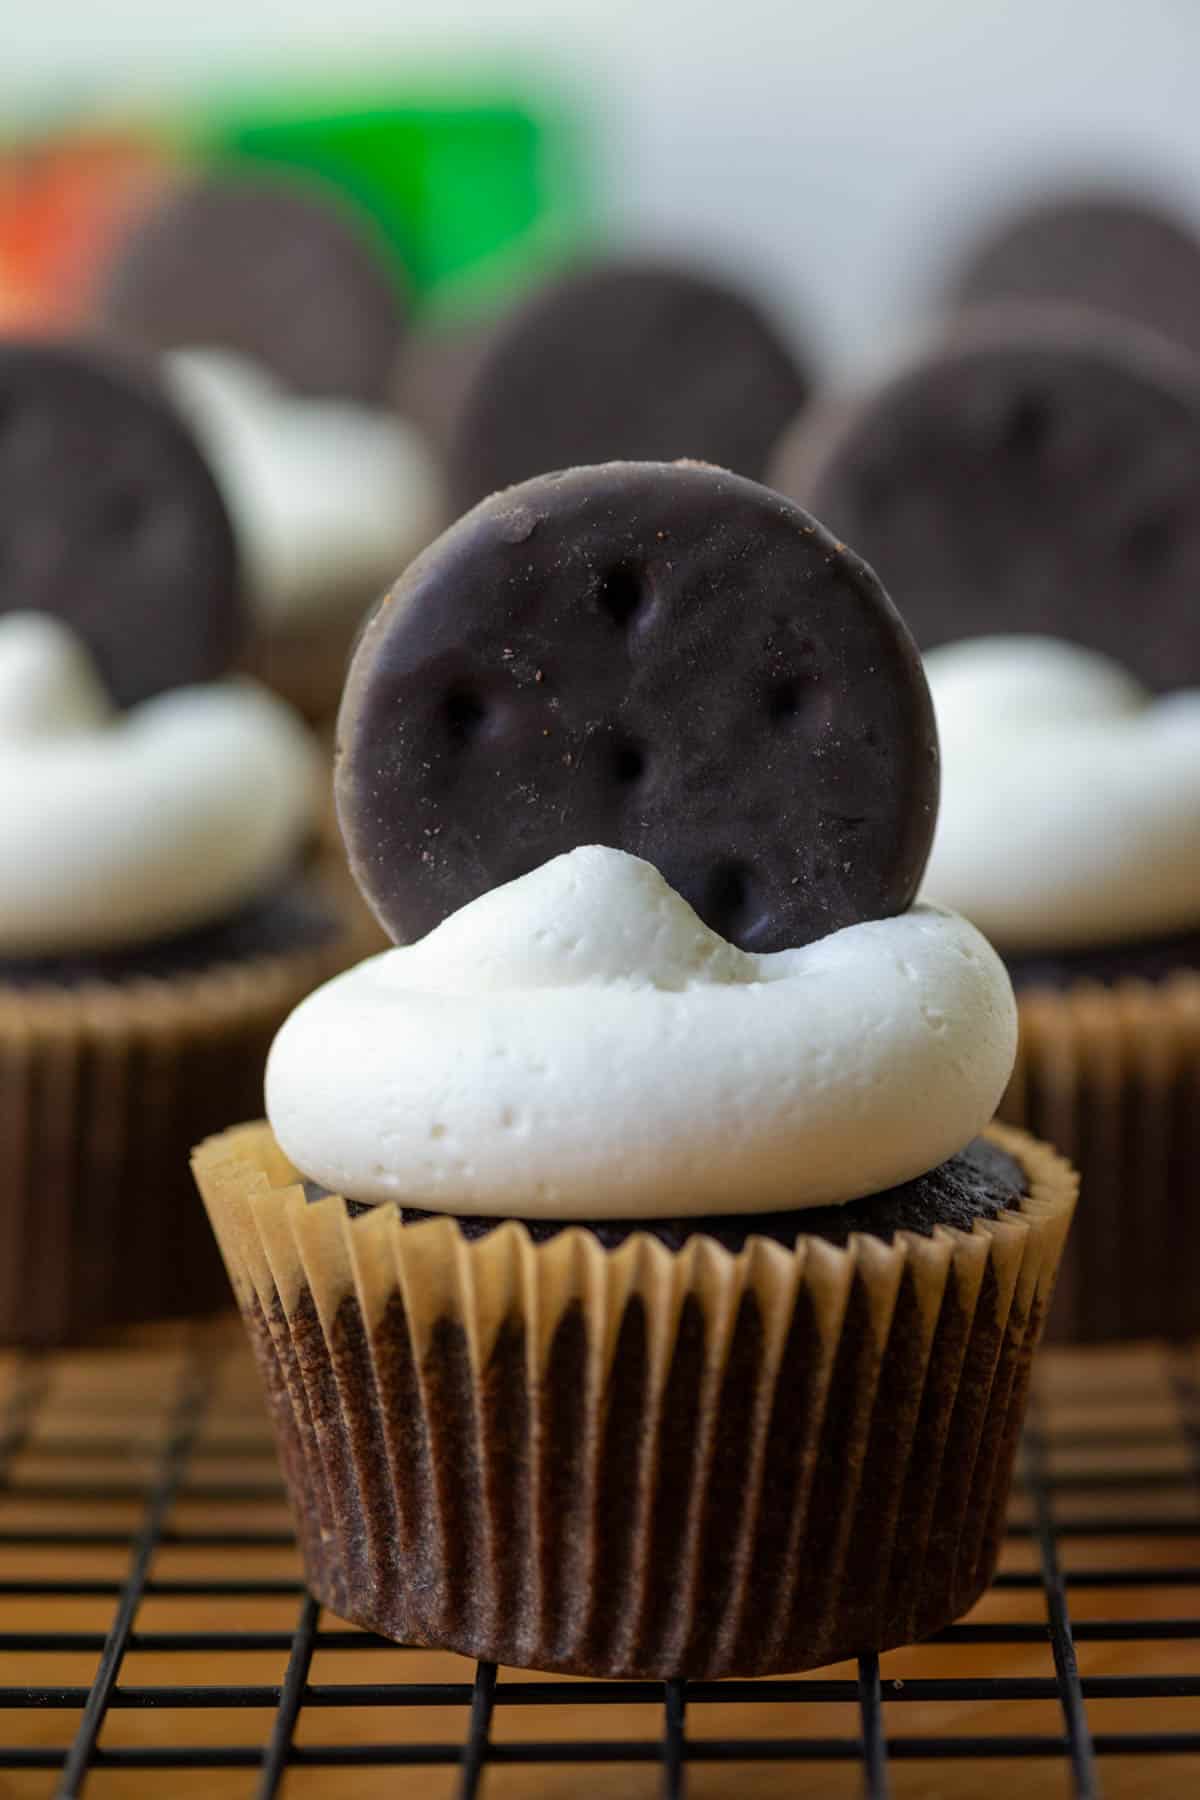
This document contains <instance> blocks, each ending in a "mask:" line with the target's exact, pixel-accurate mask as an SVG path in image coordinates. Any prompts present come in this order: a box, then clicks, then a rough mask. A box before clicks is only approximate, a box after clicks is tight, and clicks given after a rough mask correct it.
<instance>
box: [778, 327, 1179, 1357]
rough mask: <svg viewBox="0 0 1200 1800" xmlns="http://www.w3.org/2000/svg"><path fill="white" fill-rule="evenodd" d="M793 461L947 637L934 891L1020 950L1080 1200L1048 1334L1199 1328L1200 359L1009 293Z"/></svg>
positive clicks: (1025, 994)
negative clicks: (1199, 702) (1190, 694)
mask: <svg viewBox="0 0 1200 1800" xmlns="http://www.w3.org/2000/svg"><path fill="white" fill-rule="evenodd" d="M775 478H776V479H777V480H778V481H780V482H781V483H783V484H784V485H786V487H787V488H788V491H790V492H793V493H794V494H795V495H796V496H797V498H799V499H800V500H801V502H802V503H805V502H810V503H811V504H812V505H814V506H815V507H816V508H818V509H819V510H821V511H822V514H823V516H828V517H829V519H830V521H831V523H832V524H833V525H835V526H836V527H837V528H838V529H839V530H843V531H845V532H847V533H849V534H852V537H853V541H854V542H855V543H857V544H860V545H861V547H862V548H863V549H864V551H865V552H866V554H867V555H868V556H870V557H871V559H872V561H873V562H874V563H875V566H876V567H878V568H879V569H880V570H882V571H883V573H884V576H885V578H886V579H887V580H888V582H889V584H890V585H891V586H892V589H893V591H894V592H895V593H896V594H897V596H898V598H899V600H900V602H901V604H902V605H903V606H904V608H905V611H906V616H907V617H908V618H909V619H910V621H911V623H912V625H913V629H914V632H915V634H916V636H917V639H918V641H919V642H920V643H921V645H922V647H923V648H925V649H927V650H930V651H931V652H932V656H931V660H930V665H929V666H930V677H931V681H932V683H933V686H934V689H935V694H936V697H937V699H938V702H939V710H940V711H941V712H942V714H943V717H942V720H941V724H942V731H943V739H944V742H943V752H944V777H945V789H944V795H943V805H942V813H941V823H940V826H939V834H938V841H937V845H936V847H935V850H934V854H933V860H932V862H931V864H930V868H929V871H928V875H927V880H926V892H927V893H928V894H929V895H930V896H931V897H932V898H933V899H935V900H938V901H942V902H944V903H945V904H947V905H950V906H953V907H955V908H956V909H957V910H960V911H962V912H963V913H965V914H966V916H967V917H968V918H970V919H972V920H973V921H974V922H975V923H976V924H978V925H979V926H980V928H981V929H982V930H983V931H985V932H986V933H987V935H988V937H989V938H990V939H992V941H993V942H994V943H995V944H996V945H997V948H998V949H999V950H1000V951H1001V953H1002V954H1003V956H1004V957H1005V960H1006V961H1007V963H1008V966H1009V970H1010V973H1011V975H1012V977H1013V980H1014V982H1015V984H1016V986H1017V989H1018V1000H1019V1007H1020V1018H1021V1049H1020V1053H1019V1056H1018V1064H1017V1070H1016V1073H1015V1075H1014V1080H1013V1085H1012V1088H1011V1090H1010V1092H1009V1094H1008V1096H1007V1098H1006V1100H1005V1102H1004V1105H1003V1107H1002V1109H1001V1111H1002V1115H1003V1116H1004V1117H1006V1118H1008V1119H1012V1120H1014V1121H1016V1122H1018V1123H1021V1124H1027V1125H1028V1126H1029V1127H1030V1129H1031V1130H1033V1131H1035V1132H1038V1133H1039V1134H1043V1135H1049V1136H1051V1137H1052V1138H1053V1140H1054V1142H1055V1143H1057V1144H1058V1145H1059V1146H1060V1147H1061V1148H1062V1149H1063V1150H1064V1151H1065V1153H1066V1154H1067V1155H1069V1156H1070V1157H1071V1158H1072V1160H1073V1161H1074V1162H1075V1163H1076V1164H1077V1165H1078V1166H1079V1168H1080V1170H1081V1175H1082V1180H1083V1184H1084V1191H1085V1192H1086V1193H1087V1195H1088V1201H1089V1204H1088V1206H1087V1209H1086V1211H1085V1214H1084V1217H1083V1220H1082V1223H1081V1226H1080V1229H1079V1231H1078V1232H1077V1233H1076V1234H1075V1237H1074V1239H1073V1243H1072V1249H1071V1251H1070V1253H1069V1255H1068V1258H1067V1262H1066V1264H1065V1268H1064V1279H1063V1281H1062V1283H1061V1284H1060V1289H1059V1300H1058V1310H1057V1313H1056V1316H1055V1319H1054V1322H1053V1327H1052V1329H1053V1330H1054V1331H1055V1333H1056V1334H1057V1335H1059V1336H1065V1337H1070V1338H1079V1339H1085V1340H1092V1339H1106V1338H1115V1337H1141V1336H1149V1335H1161V1334H1162V1333H1163V1332H1167V1333H1169V1334H1171V1335H1192V1334H1194V1333H1195V1332H1196V1331H1197V1330H1198V1329H1200V1301H1197V1299H1196V1294H1197V1291H1198V1290H1200V1235H1198V1234H1197V1231H1196V1228H1195V1224H1194V1221H1193V1216H1192V1215H1193V1210H1194V1209H1193V1207H1192V1204H1191V1197H1192V1194H1193V1193H1194V1191H1195V1184H1196V1181H1197V1179H1198V1178H1200V1127H1198V1126H1197V1124H1196V1107H1195V1105H1194V1101H1193V1099H1192V1096H1193V1095H1194V1093H1195V1087H1196V1082H1197V1080H1198V1079H1200V1032H1198V1028H1197V1003H1198V1002H1197V989H1196V983H1197V979H1198V976H1197V970H1198V969H1200V958H1198V956H1197V947H1198V946H1197V938H1196V933H1197V930H1198V928H1200V833H1198V831H1197V823H1196V821H1197V806H1198V805H1200V790H1198V789H1197V784H1196V776H1195V769H1196V761H1197V751H1198V750H1200V740H1198V738H1197V734H1196V725H1195V718H1196V713H1195V704H1194V701H1193V700H1189V699H1187V698H1186V697H1185V695H1184V694H1183V693H1180V692H1178V691H1176V692H1174V693H1172V692H1171V690H1180V689H1193V690H1194V689H1195V688H1196V687H1197V686H1200V632H1198V631H1197V629H1196V617H1197V613H1196V595H1197V592H1200V378H1198V377H1197V372H1196V366H1195V364H1194V363H1193V362H1192V361H1191V360H1190V359H1189V358H1187V357H1186V356H1184V355H1183V354H1182V353H1180V352H1178V351H1177V350H1176V349H1175V348H1174V347H1173V346H1172V345H1170V344H1168V343H1166V342H1165V340H1161V339H1156V338H1153V337H1152V336H1150V335H1149V334H1148V333H1143V332H1139V331H1138V330H1137V329H1135V328H1134V327H1132V326H1122V325H1121V324H1120V323H1119V322H1118V321H1115V320H1107V321H1105V320H1102V319H1099V318H1098V317H1096V316H1094V315H1092V316H1088V315H1085V314H1083V313H1079V312H1075V313H1072V312H1070V311H1069V310H1058V311H1056V312H1053V313H1045V312H1037V311H1034V310H1033V309H1032V308H1029V307H1026V308H1024V309H1022V308H1020V307H1017V306H1011V307H1008V308H997V309H996V310H995V311H993V312H991V313H990V314H988V315H987V316H986V317H985V316H977V317H976V318H974V319H962V320H960V321H959V322H958V323H957V325H956V326H955V328H954V330H953V332H952V333H951V334H950V335H949V336H948V337H947V338H946V339H944V340H943V341H942V342H941V343H939V344H937V345H935V346H934V347H933V348H931V349H927V350H926V351H924V352H922V353H921V354H919V355H918V356H916V357H913V358H912V359H911V360H910V361H909V362H908V363H907V364H906V365H905V366H904V367H903V368H902V369H900V370H898V371H897V372H895V373H894V374H893V375H892V376H891V377H890V378H889V379H887V380H886V381H884V382H882V383H880V384H879V385H878V386H877V387H876V388H875V389H873V390H872V391H871V392H869V393H864V394H862V395H860V396H858V397H857V399H855V400H854V401H852V402H851V403H850V404H846V405H843V406H841V408H840V409H837V410H831V412H830V413H829V415H828V417H827V419H826V421H825V422H824V423H822V422H821V421H820V420H811V419H810V420H809V421H808V422H807V423H805V422H804V421H803V420H802V421H801V422H800V424H799V426H798V427H797V430H796V432H795V433H794V434H793V435H792V437H791V440H790V443H789V444H787V445H785V446H784V447H783V448H782V449H781V451H780V453H779V455H778V457H777V462H776V467H775ZM1156 691H1157V692H1159V693H1163V694H1165V695H1166V696H1167V697H1166V698H1164V699H1163V700H1162V701H1160V702H1158V703H1156V704H1152V701H1151V695H1152V694H1153V693H1154V692H1156ZM1132 1196H1136V1202H1135V1201H1134V1200H1133V1199H1132V1198H1131V1197H1132ZM1134 1204H1136V1208H1137V1216H1136V1244H1135V1243H1133V1242H1131V1241H1130V1231H1131V1227H1132V1225H1133V1221H1131V1220H1130V1219H1129V1218H1128V1217H1127V1213H1128V1209H1129V1208H1130V1206H1131V1205H1134ZM1118 1244H1120V1254H1117V1249H1116V1247H1117V1245H1118Z"/></svg>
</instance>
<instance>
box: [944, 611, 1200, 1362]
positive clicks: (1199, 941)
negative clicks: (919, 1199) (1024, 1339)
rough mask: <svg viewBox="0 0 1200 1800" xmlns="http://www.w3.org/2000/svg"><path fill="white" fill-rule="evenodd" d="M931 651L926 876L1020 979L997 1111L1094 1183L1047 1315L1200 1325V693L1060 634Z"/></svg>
mask: <svg viewBox="0 0 1200 1800" xmlns="http://www.w3.org/2000/svg"><path fill="white" fill-rule="evenodd" d="M926 667H927V670H928V675H929V681H930V686H931V688H932V690H933V695H934V701H935V706H936V710H937V715H938V722H939V728H940V733H941V739H942V750H943V771H944V773H943V788H942V807H941V814H940V818H939V823H938V830H937V835H936V837H935V840H934V848H933V853H932V855H931V857H930V861H929V866H928V868H927V870H926V877H925V889H926V892H927V893H928V894H929V895H930V896H931V897H933V898H934V899H937V900H940V901H944V902H945V903H947V904H948V905H951V906H953V907H955V908H956V909H958V910H960V911H962V912H964V913H965V914H966V915H967V916H968V917H969V918H970V919H972V920H973V921H974V922H975V923H976V924H978V925H979V926H980V927H981V929H982V930H983V931H985V932H986V934H987V936H988V937H989V938H990V939H991V940H992V941H993V942H994V943H995V944H996V946H997V948H998V949H999V950H1000V951H1001V952H1002V954H1003V956H1004V959H1005V961H1006V963H1007V965H1008V969H1009V972H1010V974H1011V976H1012V979H1013V982H1014V985H1015V987H1016V990H1017V998H1018V1002H1019V1006H1020V1020H1021V1050H1020V1054H1019V1056H1018V1059H1017V1067H1016V1071H1015V1073H1014V1077H1013V1082H1012V1085H1011V1087H1010V1089H1009V1092H1008V1094H1007V1095H1006V1097H1005V1101H1004V1104H1003V1106H1002V1108H1001V1112H1002V1116H1003V1117H1005V1118H1007V1119H1012V1120H1014V1121H1015V1122H1017V1123H1020V1124H1027V1125H1028V1126H1029V1128H1030V1129H1031V1130H1033V1131H1037V1132H1039V1133H1044V1132H1048V1131H1053V1134H1054V1137H1055V1141H1056V1142H1057V1143H1060V1144H1062V1145H1063V1146H1065V1147H1066V1148H1067V1149H1068V1150H1069V1152H1070V1154H1071V1155H1072V1157H1073V1158H1074V1159H1075V1161H1076V1162H1077V1163H1078V1164H1079V1166H1080V1169H1081V1171H1082V1176H1083V1180H1084V1181H1085V1183H1086V1191H1087V1195H1088V1206H1087V1209H1086V1212H1085V1215H1084V1219H1083V1223H1082V1226H1081V1228H1080V1230H1079V1231H1078V1232H1077V1233H1076V1234H1075V1236H1074V1238H1073V1240H1072V1244H1071V1248H1070V1250H1069V1252H1068V1255H1067V1258H1066V1261H1065V1263H1064V1268H1063V1279H1062V1282H1061V1284H1060V1287H1059V1299H1058V1305H1057V1308H1056V1313H1055V1318H1054V1320H1053V1323H1052V1329H1053V1330H1055V1331H1056V1332H1058V1333H1059V1334H1060V1335H1063V1336H1069V1337H1076V1338H1084V1339H1094V1338H1111V1337H1151V1336H1154V1337H1158V1336H1163V1335H1166V1336H1178V1337H1184V1336H1192V1335H1194V1334H1195V1332H1196V1331H1197V1329H1200V1301H1198V1300H1197V1294H1198V1293H1200V1225H1198V1224H1197V1222H1196V1220H1195V1219H1194V1217H1193V1214H1194V1210H1195V1208H1194V1196H1195V1189H1196V1182H1197V1179H1198V1178H1200V1119H1198V1115H1197V1108H1196V1105H1195V1095H1196V1092H1197V1083H1198V1082H1200V689H1192V690H1191V691H1190V692H1182V691H1181V692H1177V693H1174V694H1171V695H1168V696H1166V697H1163V698H1159V699H1157V700H1156V699H1154V698H1153V697H1152V696H1151V695H1150V694H1149V693H1148V692H1147V691H1146V690H1145V689H1144V688H1143V687H1142V686H1141V685H1140V684H1139V683H1138V682H1137V681H1135V680H1134V679H1133V677H1132V676H1130V675H1129V674H1127V673H1126V671H1125V670H1123V669H1121V668H1120V667H1119V666H1118V665H1117V664H1115V663H1113V662H1111V661H1110V660H1109V659H1108V658H1106V657H1102V656H1098V655H1097V654H1096V653H1095V652H1092V651H1086V650H1081V649H1080V648H1079V647H1078V646H1076V645H1072V644H1067V643H1063V642H1061V641H1058V640H1055V639H1052V638H1021V637H1013V638H980V639H974V640H972V641H970V642H968V643H964V644H958V645H949V646H947V647H946V648H944V649H941V650H935V651H931V652H930V654H929V656H928V658H927V660H926ZM1131 1208H1132V1209H1133V1210H1134V1214H1135V1219H1134V1220H1132V1221H1131V1219H1130V1217H1129V1211H1130V1209H1131ZM1131 1224H1135V1225H1136V1229H1135V1230H1134V1231H1133V1232H1132V1233H1131V1231H1130V1226H1131ZM1118 1246H1119V1251H1118Z"/></svg>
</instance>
